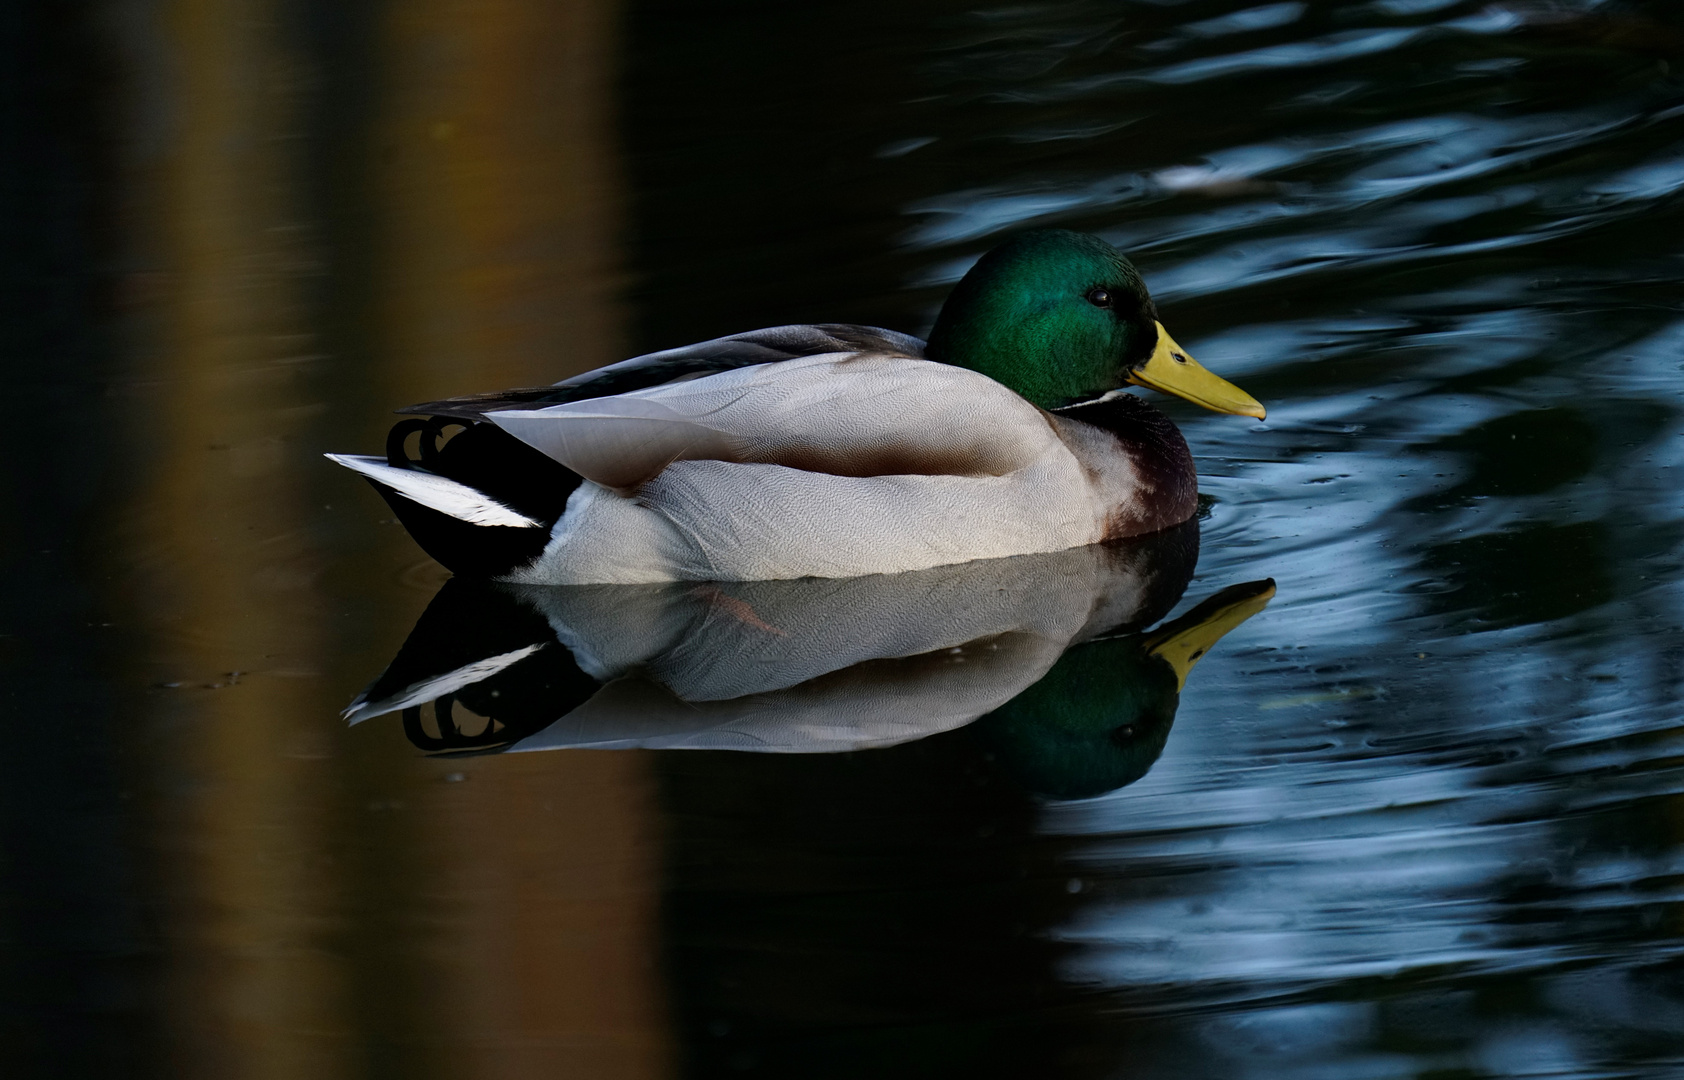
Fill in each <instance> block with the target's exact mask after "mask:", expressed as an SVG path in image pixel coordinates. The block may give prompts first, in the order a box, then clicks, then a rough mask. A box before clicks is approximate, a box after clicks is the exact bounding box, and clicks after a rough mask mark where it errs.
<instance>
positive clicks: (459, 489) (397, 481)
mask: <svg viewBox="0 0 1684 1080" xmlns="http://www.w3.org/2000/svg"><path fill="white" fill-rule="evenodd" d="M324 456H325V457H326V458H327V459H328V460H329V461H335V462H338V463H339V464H341V465H343V466H345V467H346V468H347V469H350V470H352V471H354V472H359V473H361V474H362V475H364V476H366V477H368V478H369V479H370V480H373V481H376V482H377V483H381V484H385V485H386V486H387V487H389V488H391V489H392V490H393V491H396V492H397V493H398V494H400V495H402V496H404V497H405V498H407V499H411V500H413V501H415V502H418V503H420V504H421V505H422V506H425V507H428V508H430V509H433V510H437V511H438V512H439V513H441V514H449V515H450V516H451V517H453V518H456V519H457V520H458V521H466V522H467V523H469V524H470V525H506V526H512V527H514V528H519V529H541V528H543V527H544V523H543V522H541V521H534V520H533V519H532V518H529V517H527V516H526V515H525V514H522V513H520V512H519V511H517V510H514V509H512V508H510V507H508V506H504V505H503V504H502V503H500V502H498V501H497V500H496V499H493V498H492V497H491V496H489V495H486V494H485V493H484V492H481V491H476V490H474V489H473V488H471V487H469V486H468V485H466V484H459V483H457V482H456V481H455V480H449V479H446V478H445V477H442V476H434V475H433V474H432V473H424V472H417V471H415V470H413V469H399V468H395V467H393V466H391V465H388V464H386V462H385V460H384V459H383V458H377V457H368V456H365V455H362V454H326V455H324Z"/></svg>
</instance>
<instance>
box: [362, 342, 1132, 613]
mask: <svg viewBox="0 0 1684 1080" xmlns="http://www.w3.org/2000/svg"><path fill="white" fill-rule="evenodd" d="M488 419H489V420H491V421H492V422H494V423H496V424H497V425H498V426H500V427H502V428H503V429H504V430H506V431H508V432H509V433H510V434H512V435H514V436H515V437H516V438H519V439H521V440H522V441H523V442H526V443H528V444H529V445H531V446H533V447H535V448H537V449H538V450H540V451H542V452H543V453H545V454H547V455H549V456H550V457H552V458H554V459H555V460H557V461H560V462H561V463H562V464H564V465H566V466H568V467H569V468H571V469H573V470H574V471H575V472H577V473H579V474H580V475H582V476H584V477H585V478H586V482H585V483H584V484H583V485H582V486H580V488H579V489H578V490H577V491H575V492H574V494H573V496H572V498H571V500H570V501H569V502H568V505H567V510H566V513H565V514H564V515H563V516H562V518H561V519H560V520H559V521H558V522H557V523H556V526H555V528H554V530H553V533H552V538H551V541H550V543H549V545H548V547H547V548H546V549H545V551H544V553H543V554H542V555H541V556H540V557H539V558H538V559H537V560H536V561H535V562H534V563H533V564H531V565H530V566H528V567H525V568H523V569H521V570H518V571H516V572H515V573H513V574H510V575H508V579H509V580H513V581H521V582H529V583H533V584H584V583H614V584H633V583H644V582H657V581H673V580H759V579H776V578H799V577H852V576H856V575H861V574H880V573H897V572H901V571H906V570H917V569H923V568H927V567H932V566H941V565H945V564H950V563H959V562H968V561H971V560H974V559H987V558H998V557H1002V556H1008V555H1021V554H1029V553H1034V552H1049V551H1061V550H1064V549H1067V548H1073V547H1079V546H1082V545H1086V544H1091V543H1095V542H1097V541H1100V540H1103V539H1105V538H1106V535H1107V528H1108V514H1110V513H1112V512H1113V508H1115V507H1117V506H1119V505H1127V504H1128V502H1129V500H1130V499H1131V498H1132V497H1133V495H1134V494H1135V492H1136V488H1137V487H1138V478H1137V477H1136V476H1135V475H1134V472H1133V470H1132V469H1131V468H1130V466H1129V459H1128V456H1127V454H1126V453H1124V452H1123V451H1122V449H1121V446H1120V444H1118V443H1117V441H1116V440H1115V439H1114V438H1113V437H1112V436H1110V435H1109V434H1108V433H1106V432H1104V431H1101V430H1100V429H1098V428H1093V427H1090V426H1088V425H1085V424H1078V423H1073V422H1070V421H1064V420H1060V419H1059V418H1057V417H1054V416H1053V415H1052V414H1050V413H1047V412H1045V411H1043V410H1041V409H1039V408H1036V407H1035V406H1033V405H1031V404H1030V403H1028V402H1027V401H1025V400H1024V399H1023V398H1021V397H1019V396H1018V395H1017V394H1015V393H1013V392H1011V391H1010V390H1008V389H1006V388H1005V387H1003V386H1001V385H1000V384H998V383H996V382H994V381H993V380H991V379H989V378H987V377H986V376H983V375H979V374H977V373H975V372H972V371H968V370H965V369H963V368H956V367H950V366H948V365H945V364H937V363H934V362H931V361H927V360H919V359H913V358H910V357H902V356H884V355H869V354H868V355H857V354H848V353H833V354H826V355H820V356H812V357H804V358H800V359H795V360H787V361H782V362H778V363H771V364H761V365H756V366H752V367H743V368H738V369H736V370H733V371H727V372H722V373H719V374H715V375H709V376H706V377H703V378H698V379H691V380H686V381H680V382H674V383H668V384H664V385H661V386H656V387H651V388H649V389H646V390H638V391H633V392H631V393H627V394H620V395H616V396H613V397H603V398H593V399H587V400H585V401H580V402H573V403H569V404H565V405H557V406H551V407H549V408H544V409H534V410H509V411H502V412H494V413H491V414H489V416H488ZM1078 429H1079V430H1078ZM346 463H347V464H349V462H346ZM353 467H355V466H353ZM359 471H363V470H359ZM381 479H383V478H381ZM383 482H384V480H383ZM447 512H448V511H447ZM510 512H511V513H512V511H510Z"/></svg>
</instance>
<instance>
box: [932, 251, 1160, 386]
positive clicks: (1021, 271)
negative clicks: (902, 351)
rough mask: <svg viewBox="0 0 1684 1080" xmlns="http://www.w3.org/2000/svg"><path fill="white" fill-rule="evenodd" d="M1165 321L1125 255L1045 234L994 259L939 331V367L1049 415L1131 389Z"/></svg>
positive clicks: (959, 291)
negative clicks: (1135, 370)
mask: <svg viewBox="0 0 1684 1080" xmlns="http://www.w3.org/2000/svg"><path fill="white" fill-rule="evenodd" d="M1156 319H1157V312H1156V310H1155V309H1154V308H1153V306H1152V298H1151V297H1150V296H1149V295H1147V292H1146V285H1145V283H1144V282H1142V281H1141V280H1140V274H1139V272H1137V271H1136V270H1135V268H1134V266H1133V265H1132V264H1131V263H1130V262H1129V261H1128V260H1127V259H1126V258H1124V257H1123V255H1122V253H1121V252H1120V251H1118V250H1117V249H1116V248H1114V247H1112V246H1111V245H1110V244H1107V243H1106V242H1105V241H1103V240H1101V239H1099V238H1098V237H1097V236H1088V235H1086V234H1084V233H1076V232H1068V231H1065V230H1063V229H1040V230H1036V231H1034V232H1027V233H1023V234H1021V235H1019V236H1017V237H1015V238H1013V239H1011V240H1008V241H1007V242H1006V243H1004V244H1001V245H1000V246H999V247H997V248H995V249H994V250H993V251H990V252H989V253H988V254H986V255H984V256H983V257H982V258H981V259H980V260H978V261H977V264H976V265H975V266H973V267H971V270H970V272H969V273H967V274H966V275H965V276H964V278H963V279H962V280H961V281H960V282H959V284H958V285H957V286H955V287H954V289H953V293H952V295H950V296H949V297H948V298H947V302H946V303H945V304H944V305H942V309H941V314H940V315H939V316H938V317H937V318H936V325H935V328H934V329H933V330H931V331H930V341H929V347H928V349H927V350H926V353H925V355H927V356H928V357H929V358H930V359H931V360H937V361H940V362H941V363H944V364H953V365H955V366H957V367H965V368H970V369H971V370H973V371H980V372H981V373H982V374H984V375H987V376H988V377H989V378H991V379H993V380H994V381H995V382H998V383H1000V384H1002V385H1004V386H1007V387H1010V388H1011V389H1012V390H1015V391H1017V392H1018V393H1019V394H1021V395H1023V396H1024V397H1025V398H1027V399H1029V400H1030V401H1032V402H1034V403H1035V404H1037V405H1039V406H1041V407H1042V408H1048V409H1050V408H1056V407H1058V406H1060V405H1065V404H1068V403H1069V402H1072V401H1079V400H1083V399H1085V398H1090V397H1093V396H1095V395H1097V394H1100V393H1103V392H1105V391H1107V390H1111V389H1114V388H1116V387H1118V386H1121V385H1122V384H1123V383H1124V382H1125V381H1127V378H1128V372H1129V369H1130V368H1131V367H1133V366H1134V365H1136V364H1139V363H1142V362H1144V361H1145V360H1146V358H1147V357H1148V356H1150V355H1151V353H1152V350H1153V348H1154V346H1155V345H1156V344H1157V338H1158V335H1157V328H1156V326H1155V322H1156Z"/></svg>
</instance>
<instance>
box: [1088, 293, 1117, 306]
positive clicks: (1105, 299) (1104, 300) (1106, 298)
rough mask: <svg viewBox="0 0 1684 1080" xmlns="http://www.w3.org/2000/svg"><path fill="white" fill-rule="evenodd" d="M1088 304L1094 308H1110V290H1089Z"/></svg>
mask: <svg viewBox="0 0 1684 1080" xmlns="http://www.w3.org/2000/svg"><path fill="white" fill-rule="evenodd" d="M1088 303H1090V304H1092V305H1093V306H1094V307H1110V306H1111V293H1110V290H1108V289H1089V290H1088Z"/></svg>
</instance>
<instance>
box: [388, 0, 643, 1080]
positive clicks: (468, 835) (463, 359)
mask: <svg viewBox="0 0 1684 1080" xmlns="http://www.w3.org/2000/svg"><path fill="white" fill-rule="evenodd" d="M616 15H617V12H616V11H615V9H614V6H613V5H612V4H610V3H607V2H603V0H563V2H543V0H482V2H475V3H467V2H464V0H409V2H406V3H403V4H396V5H393V6H392V7H391V8H390V9H389V15H388V21H387V23H386V28H385V36H384V40H383V44H382V58H381V59H382V63H383V66H384V69H385V70H387V71H388V72H389V73H390V78H389V82H388V85H387V87H386V94H387V97H386V99H385V101H384V103H383V107H382V109H381V113H380V119H379V120H378V121H377V123H376V129H377V135H376V141H377V143H378V149H379V153H380V160H381V162H382V165H381V167H380V172H379V183H378V184H377V185H376V192H377V196H376V202H377V205H378V207H379V210H378V213H379V214H380V216H381V220H380V222H379V224H378V226H377V233H378V235H379V237H380V239H379V240H378V241H377V244H378V246H379V251H378V253H377V257H376V259H375V263H376V266H377V267H378V269H377V278H378V280H377V283H376V291H377V300H376V307H377V319H378V324H377V325H378V330H377V332H376V334H375V341H376V344H375V348H376V349H377V351H378V352H379V354H380V360H381V363H380V364H379V367H378V371H377V373H376V377H375V378H374V379H373V380H371V382H372V383H373V390H374V392H375V393H376V394H379V395H381V396H382V397H383V399H384V401H385V403H386V405H387V406H388V407H390V406H392V405H396V404H400V403H403V402H407V401H417V400H424V399H427V398H430V397H437V396H443V395H449V394H457V393H466V392H470V391H476V390H487V389H497V388H501V387H505V386H520V385H534V384H542V383H548V382H553V381H555V380H557V379H560V378H563V377H564V376H566V375H569V374H573V373H575V372H578V371H584V370H588V369H589V368H592V367H596V366H599V365H601V364H605V363H609V362H612V361H614V360H617V359H620V357H621V355H622V353H621V342H622V340H623V334H622V331H621V318H622V315H621V312H620V310H619V308H618V306H617V304H616V302H615V292H616V287H617V277H616V275H617V264H616V259H615V250H616V247H615V245H616V228H617V226H618V222H619V216H620V209H621V208H620V206H619V204H618V200H617V198H616V187H615V183H616V176H615V168H614V164H613V162H614V157H615V155H614V144H613V124H612V116H611V106H612V97H611V93H610V88H611V76H612V70H611V65H610V60H611V57H612V55H613V48H614V39H613V33H612V30H613V25H614V24H613V20H614V18H615V17H616ZM391 719H393V718H388V722H389V721H390V720H391ZM386 749H388V750H389V749H390V748H389V747H387V748H386ZM430 764H436V766H437V768H436V770H434V773H433V775H434V776H435V777H442V776H444V775H447V774H449V773H453V772H456V771H460V772H462V773H463V774H464V775H466V777H467V778H468V779H467V780H466V781H465V782H460V783H453V784H444V783H433V784H431V785H428V786H426V787H425V788H423V789H421V790H419V791H417V792H416V795H415V809H414V812H413V815H412V817H413V819H414V820H413V825H414V827H415V828H417V829H418V830H419V831H418V833H417V835H418V836H420V837H423V838H424V840H423V841H422V842H423V843H424V844H425V845H426V846H425V848H424V850H423V851H422V859H421V861H422V862H423V863H424V864H425V869H424V871H423V872H424V873H426V874H427V875H429V880H428V881H427V882H426V883H425V887H426V888H427V890H428V892H429V894H430V895H431V896H432V897H433V898H434V902H435V904H436V905H437V913H438V915H439V917H440V918H441V923H440V929H439V931H438V933H437V934H436V935H435V937H434V938H433V943H434V947H435V949H436V954H435V962H436V966H435V967H433V968H432V969H431V970H432V976H431V977H432V978H433V979H434V980H435V982H434V983H433V985H432V987H431V995H430V996H431V997H432V1000H433V1005H432V1008H431V1010H430V1011H431V1012H432V1014H433V1015H437V1016H440V1017H442V1018H443V1019H441V1021H440V1022H441V1023H442V1024H443V1025H444V1026H445V1028H446V1029H447V1030H446V1031H445V1032H444V1033H443V1034H442V1041H443V1042H444V1043H446V1044H447V1045H449V1046H451V1047H453V1048H455V1049H454V1050H453V1052H452V1053H451V1054H450V1055H449V1058H450V1061H451V1063H452V1066H453V1075H461V1076H473V1077H487V1078H502V1077H507V1078H511V1080H513V1078H516V1077H522V1078H524V1077H537V1076H543V1077H554V1078H567V1077H579V1078H592V1080H599V1078H600V1080H612V1078H627V1080H631V1078H644V1077H656V1076H662V1075H666V1074H667V1073H669V1072H670V1071H671V1069H670V1057H671V1051H670V1047H669V1043H668V1037H667V1032H666V1024H665V1010H664V1003H663V998H662V985H661V982H660V979H659V976H658V972H657V970H656V967H655V962H656V958H657V956H658V946H659V942H658V930H657V914H658V913H657V910H656V904H657V900H658V882H659V860H658V855H659V851H658V846H657V844H658V836H657V828H656V810H655V806H654V799H653V785H652V777H651V775H650V772H649V769H648V765H647V759H646V758H645V757H644V756H643V755H640V754H635V753H625V754H611V753H594V754H593V753H585V754H579V753H557V754H538V755H525V754H515V755H505V756H502V757H494V758H479V759H472V760H470V761H467V762H460V761H442V762H437V763H430Z"/></svg>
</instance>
